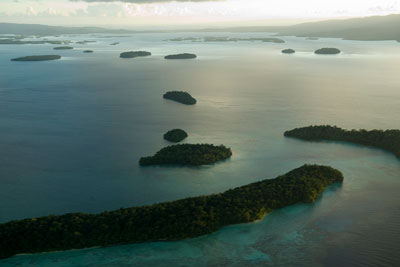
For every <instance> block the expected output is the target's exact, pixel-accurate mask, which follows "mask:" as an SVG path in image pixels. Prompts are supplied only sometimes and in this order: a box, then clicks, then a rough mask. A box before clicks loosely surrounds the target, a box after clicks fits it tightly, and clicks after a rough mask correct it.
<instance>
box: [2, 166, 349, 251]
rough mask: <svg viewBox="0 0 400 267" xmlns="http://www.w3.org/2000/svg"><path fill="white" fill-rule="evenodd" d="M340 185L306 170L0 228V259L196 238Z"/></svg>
mask: <svg viewBox="0 0 400 267" xmlns="http://www.w3.org/2000/svg"><path fill="white" fill-rule="evenodd" d="M342 181H343V175H342V173H341V172H339V171H338V170H336V169H333V168H331V167H327V166H318V165H304V166H302V167H300V168H297V169H294V170H292V171H290V172H288V173H286V174H285V175H281V176H279V177H277V178H275V179H266V180H263V181H260V182H256V183H252V184H249V185H245V186H242V187H238V188H235V189H231V190H228V191H225V192H224V193H221V194H215V195H208V196H200V197H192V198H186V199H182V200H177V201H173V202H165V203H160V204H155V205H152V206H144V207H132V208H125V209H124V208H121V209H119V210H115V211H110V212H109V211H106V212H103V213H100V214H87V213H69V214H65V215H61V216H54V215H50V216H46V217H40V218H32V219H25V220H18V221H11V222H8V223H4V224H0V258H7V257H11V256H13V255H15V254H19V253H38V252H44V251H57V250H67V249H79V248H85V247H93V246H107V245H114V244H125V243H136V242H145V241H159V240H163V241H168V240H179V239H184V238H191V237H197V236H201V235H205V234H208V233H211V232H214V231H216V230H218V229H220V228H221V227H223V226H226V225H230V224H238V223H248V222H253V221H255V220H258V219H261V218H262V217H263V216H264V215H266V213H267V212H270V211H271V210H273V209H279V208H283V207H285V206H288V205H293V204H296V203H301V202H303V203H311V202H314V201H315V200H316V199H317V197H318V196H319V195H320V194H321V193H322V192H323V191H324V189H325V187H327V186H329V185H331V184H334V183H337V182H342Z"/></svg>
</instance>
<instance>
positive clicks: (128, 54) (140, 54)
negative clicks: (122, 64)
mask: <svg viewBox="0 0 400 267" xmlns="http://www.w3.org/2000/svg"><path fill="white" fill-rule="evenodd" d="M147 56H151V53H150V52H147V51H130V52H123V53H121V54H120V55H119V57H120V58H135V57H147Z"/></svg>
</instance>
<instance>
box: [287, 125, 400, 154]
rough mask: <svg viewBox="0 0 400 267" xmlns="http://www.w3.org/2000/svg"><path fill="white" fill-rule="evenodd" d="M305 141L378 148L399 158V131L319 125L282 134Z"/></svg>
mask: <svg viewBox="0 0 400 267" xmlns="http://www.w3.org/2000/svg"><path fill="white" fill-rule="evenodd" d="M284 135H285V136H287V137H294V138H297V139H301V140H307V141H323V140H328V141H342V142H350V143H354V144H360V145H365V146H371V147H375V148H380V149H383V150H386V151H389V152H392V153H393V154H394V155H396V156H397V157H399V158H400V130H386V131H383V130H371V131H367V130H350V131H349V130H345V129H341V128H339V127H336V126H330V125H321V126H308V127H302V128H296V129H293V130H291V131H286V132H285V133H284Z"/></svg>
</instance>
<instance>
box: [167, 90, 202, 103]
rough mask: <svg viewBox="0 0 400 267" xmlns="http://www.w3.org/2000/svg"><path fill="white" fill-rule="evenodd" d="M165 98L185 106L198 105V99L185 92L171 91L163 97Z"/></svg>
mask: <svg viewBox="0 0 400 267" xmlns="http://www.w3.org/2000/svg"><path fill="white" fill-rule="evenodd" d="M163 98H165V99H169V100H174V101H176V102H179V103H182V104H185V105H194V104H196V102H197V101H196V99H195V98H193V97H192V96H191V95H190V94H189V93H188V92H183V91H169V92H166V93H165V94H164V95H163Z"/></svg>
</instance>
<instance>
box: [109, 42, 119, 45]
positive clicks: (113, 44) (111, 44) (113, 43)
mask: <svg viewBox="0 0 400 267" xmlns="http://www.w3.org/2000/svg"><path fill="white" fill-rule="evenodd" d="M118 44H119V43H118V42H116V43H112V44H110V45H118Z"/></svg>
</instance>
